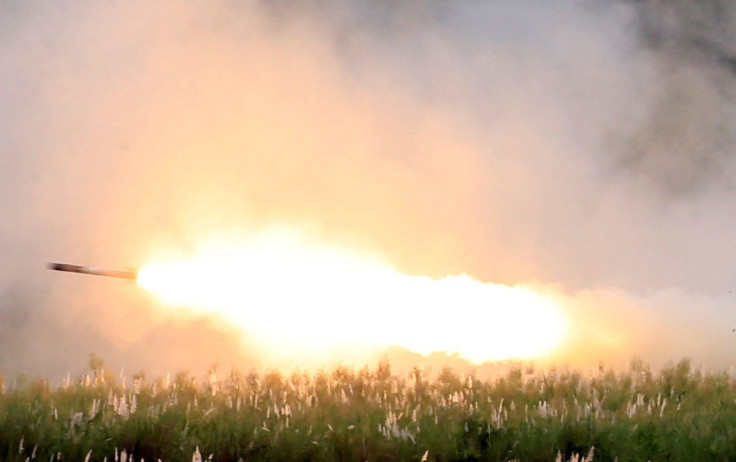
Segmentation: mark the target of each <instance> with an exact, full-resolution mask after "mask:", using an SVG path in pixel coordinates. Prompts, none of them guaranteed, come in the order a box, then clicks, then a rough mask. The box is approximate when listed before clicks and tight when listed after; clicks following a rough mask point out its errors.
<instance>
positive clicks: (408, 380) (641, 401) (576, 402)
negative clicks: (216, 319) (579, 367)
mask: <svg viewBox="0 0 736 462" xmlns="http://www.w3.org/2000/svg"><path fill="white" fill-rule="evenodd" d="M97 365H98V366H99V363H98V364H97ZM126 382H128V381H126V380H123V379H120V378H117V379H116V378H115V377H114V376H113V375H112V374H110V373H109V372H106V371H104V370H103V369H102V368H97V369H96V370H94V371H92V372H90V373H89V374H87V375H84V376H83V377H81V378H80V379H79V380H77V381H74V382H72V381H67V383H65V384H63V385H61V386H60V387H58V388H54V387H51V386H50V385H49V384H48V383H47V382H45V381H40V380H38V381H33V382H26V383H22V381H20V382H19V383H15V384H13V385H9V384H6V385H5V386H4V387H3V393H2V394H0V459H2V460H6V461H16V460H17V461H25V460H43V461H59V460H69V461H83V460H100V461H101V460H108V461H113V460H118V461H120V460H123V461H132V460H135V461H136V462H138V461H140V460H146V461H156V460H158V459H160V460H162V461H183V460H193V459H194V460H196V459H198V458H201V459H202V460H207V459H208V458H211V459H212V460H215V461H238V460H244V461H254V460H256V461H260V460H264V461H271V460H273V461H297V460H315V461H322V460H323V461H333V460H355V461H358V460H368V461H381V460H383V461H399V460H409V461H411V460H415V461H421V460H430V461H434V460H439V461H446V460H495V461H506V460H513V459H518V460H522V461H554V460H555V459H557V460H584V459H585V458H586V457H587V458H591V457H593V458H594V459H595V460H602V461H605V460H620V461H627V460H641V461H645V460H653V461H656V460H673V461H679V460H681V461H693V460H734V458H736V382H735V381H734V379H733V378H732V377H731V376H730V375H729V374H726V373H703V372H699V371H694V370H692V368H691V367H690V363H689V362H688V361H686V360H683V361H681V362H679V363H678V364H676V365H674V366H671V367H667V368H665V369H664V370H662V371H660V372H658V373H654V372H652V371H651V370H650V369H649V368H648V367H645V366H643V365H642V364H641V363H640V362H634V363H632V366H631V367H630V369H629V370H627V371H625V372H614V371H611V370H601V371H599V372H598V373H596V374H594V375H592V376H584V375H582V374H580V373H578V372H575V371H568V370H547V371H544V372H539V371H534V370H533V369H532V368H531V367H520V368H516V369H513V370H512V371H510V372H509V373H507V374H505V375H504V376H502V377H498V378H496V379H493V380H479V379H478V378H476V377H474V376H459V375H456V374H454V373H453V372H452V371H450V370H444V371H442V372H441V373H440V374H439V375H438V376H435V377H434V378H431V379H430V378H429V377H428V376H427V375H426V374H424V373H423V372H422V371H420V370H415V371H414V372H413V373H411V374H408V375H397V374H394V373H392V372H391V369H390V366H389V365H388V364H382V365H380V366H379V367H377V368H376V369H368V368H366V369H363V370H350V369H345V368H335V369H334V370H332V371H331V372H323V373H317V374H313V375H309V374H292V375H290V376H282V375H281V374H279V373H277V372H272V373H268V374H256V373H250V374H242V373H239V372H230V373H229V374H228V375H227V377H220V376H216V375H215V373H214V372H213V373H211V374H210V377H209V380H206V381H203V382H202V383H201V382H199V381H197V380H196V379H195V378H194V377H192V376H191V375H189V374H187V373H181V374H179V375H178V376H176V377H175V378H173V379H172V380H168V379H166V378H157V379H156V380H151V381H148V380H146V379H145V377H144V376H143V375H142V374H141V375H138V376H136V377H135V378H134V379H133V380H132V383H126Z"/></svg>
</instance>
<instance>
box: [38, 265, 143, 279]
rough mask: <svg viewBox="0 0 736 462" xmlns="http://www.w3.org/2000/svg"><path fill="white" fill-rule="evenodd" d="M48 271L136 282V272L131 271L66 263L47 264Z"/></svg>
mask: <svg viewBox="0 0 736 462" xmlns="http://www.w3.org/2000/svg"><path fill="white" fill-rule="evenodd" d="M48 267H49V269H51V270H54V271H66V272H69V273H81V274H91V275H93V276H104V277H108V278H117V279H125V280H127V281H131V282H136V281H137V280H138V271H133V270H127V271H126V270H110V269H102V268H93V267H91V266H81V265H70V264H68V263H49V265H48Z"/></svg>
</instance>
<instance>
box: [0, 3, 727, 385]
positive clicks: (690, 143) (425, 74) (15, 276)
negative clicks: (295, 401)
mask: <svg viewBox="0 0 736 462" xmlns="http://www.w3.org/2000/svg"><path fill="white" fill-rule="evenodd" d="M0 43H2V46H0V82H2V86H0V101H3V110H2V111H0V146H2V148H0V149H1V150H0V175H1V177H0V216H2V217H3V225H2V226H0V371H1V372H2V373H4V374H14V373H16V372H19V371H24V372H27V373H32V374H45V375H49V376H55V375H59V374H66V372H67V371H69V370H72V371H74V370H78V369H79V368H80V367H83V366H84V361H85V360H86V358H87V357H88V355H89V354H90V353H93V352H94V353H95V354H96V355H98V356H100V357H102V358H105V359H106V360H107V361H108V362H109V363H110V364H114V365H124V366H126V367H131V368H142V369H148V370H151V371H154V372H155V371H162V370H163V371H165V370H172V371H173V370H177V369H183V368H186V369H190V370H193V371H201V370H203V369H204V368H206V367H209V366H211V365H212V364H214V363H219V364H225V365H231V364H232V365H235V366H237V367H238V368H241V369H243V368H248V367H256V366H264V364H262V363H260V362H259V358H258V354H257V352H256V351H250V350H248V349H247V348H246V349H243V348H242V347H241V344H242V343H243V342H246V344H247V339H245V340H243V339H242V334H241V333H239V332H236V331H233V330H232V329H230V328H229V327H228V326H227V325H226V324H224V323H222V322H220V321H218V320H217V319H206V318H198V317H194V316H190V317H181V316H174V315H172V313H171V312H169V311H166V310H163V309H161V307H160V306H159V304H158V302H157V301H156V300H154V299H153V298H151V297H150V296H149V295H147V294H146V293H143V292H142V291H141V290H138V289H137V288H136V287H135V286H130V285H127V284H121V283H118V281H106V280H102V281H100V280H90V279H89V278H82V277H73V276H67V275H63V274H61V275H60V274H51V273H49V272H47V271H45V270H44V269H43V268H44V263H45V262H46V261H49V260H51V261H68V262H70V263H81V264H90V265H98V266H109V267H126V266H140V265H142V264H144V263H146V261H147V259H149V258H150V256H151V255H154V254H158V255H160V254H166V253H167V252H172V253H173V252H182V251H183V252H186V251H187V250H188V249H192V248H194V247H195V246H196V245H197V243H198V242H199V241H200V240H202V239H205V238H208V237H211V236H217V235H226V236H228V237H233V236H236V237H237V236H238V235H243V236H244V235H247V234H248V233H251V232H256V231H258V230H260V229H264V228H266V227H269V226H272V225H285V226H290V227H296V228H299V229H302V230H305V232H307V233H309V234H310V235H312V236H314V237H315V238H318V239H321V240H323V241H325V242H329V243H337V244H340V245H345V246H349V247H355V248H360V249H367V250H368V251H370V252H373V253H376V254H379V255H381V256H382V257H383V258H384V259H386V260H388V261H390V262H391V263H392V264H393V265H395V266H396V267H397V268H398V269H400V270H401V271H403V272H405V273H407V274H417V275H429V276H433V277H442V276H444V275H447V274H459V273H467V274H469V275H471V276H473V277H474V278H476V279H480V280H484V281H489V282H494V283H503V284H510V285H513V284H531V285H535V286H538V287H540V288H543V289H544V290H548V291H553V292H555V293H557V294H560V296H561V297H563V298H564V299H565V300H566V301H567V305H568V307H569V313H570V315H571V318H572V320H573V332H572V334H571V336H570V339H569V340H568V341H567V343H566V345H565V346H563V351H562V353H561V354H560V357H559V358H560V360H561V361H568V362H570V363H571V364H589V363H593V364H597V362H598V361H599V360H603V361H606V362H611V363H614V364H625V362H626V361H628V360H630V359H631V358H632V357H634V356H640V357H641V358H642V359H644V360H645V361H648V362H652V363H653V364H662V363H664V362H666V361H669V360H678V359H680V358H681V357H683V356H688V357H691V358H693V359H694V360H695V361H696V362H698V363H703V364H706V365H709V366H713V367H722V366H725V365H727V364H728V363H729V361H730V358H729V356H730V353H729V352H731V351H732V348H733V347H734V342H736V337H735V336H734V335H736V334H732V332H731V325H732V324H734V325H736V318H735V316H734V315H733V310H734V305H735V301H734V296H733V294H732V293H731V292H730V291H731V290H732V289H733V288H734V274H735V273H734V271H733V268H734V262H736V246H734V245H733V242H734V237H736V236H734V230H736V209H734V207H733V204H734V203H736V158H735V157H734V156H733V155H732V154H733V152H734V148H736V125H735V124H734V122H733V121H734V120H736V117H734V116H736V85H735V84H736V7H734V6H733V5H732V4H731V3H730V2H725V1H718V0H713V1H708V2H698V3H697V4H694V3H692V2H685V1H679V0H671V1H636V2H624V1H615V0H609V1H603V0H599V1H590V2H581V1H572V0H570V1H563V2H556V3H555V4H554V5H552V4H550V3H549V2H544V1H532V2H525V3H524V4H519V3H518V2H512V1H500V2H491V3H483V2H472V1H460V2H432V1H430V2H408V3H407V2H371V3H363V2H339V4H338V5H332V4H329V3H325V2H319V1H301V2H279V1H277V2H257V1H243V2H229V1H214V2H213V1H207V2H204V1H202V2H190V3H188V4H187V5H182V4H179V3H176V2H145V1H129V2H115V1H113V2H104V3H100V2H91V1H90V2H87V1H81V2H58V3H54V4H53V5H50V4H47V3H44V2H35V1H29V2H3V3H0ZM496 328H498V327H496ZM581 345H586V346H587V348H585V349H584V350H585V351H586V355H587V356H585V357H583V356H581V354H580V351H581V348H580V346H581Z"/></svg>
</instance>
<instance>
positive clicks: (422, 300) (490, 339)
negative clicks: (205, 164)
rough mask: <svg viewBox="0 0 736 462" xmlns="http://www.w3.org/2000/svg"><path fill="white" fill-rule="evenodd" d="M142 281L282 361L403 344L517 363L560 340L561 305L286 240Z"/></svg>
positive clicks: (208, 251) (524, 291)
mask: <svg viewBox="0 0 736 462" xmlns="http://www.w3.org/2000/svg"><path fill="white" fill-rule="evenodd" d="M138 280H139V283H140V284H141V285H142V286H143V287H144V288H146V289H148V290H150V291H151V292H153V293H154V294H156V295H157V296H158V297H159V298H160V299H161V300H162V301H163V302H164V303H165V304H168V305H171V306H177V307H181V306H186V307H188V308H190V309H192V310H196V311H199V312H209V313H213V314H216V315H218V316H222V317H224V319H226V320H227V321H228V322H230V323H233V324H235V325H237V326H238V327H240V328H242V329H243V330H244V331H245V332H246V333H247V334H248V336H249V338H251V339H252V340H255V341H256V342H257V343H259V344H260V345H262V346H263V347H264V348H266V349H268V350H269V351H270V352H271V353H273V354H277V355H282V356H288V355H302V356H304V355H324V354H328V353H330V352H331V351H337V350H339V351H343V352H356V351H366V350H370V349H376V348H379V347H383V346H391V345H398V346H401V347H404V348H406V349H408V350H410V351H414V352H417V353H422V354H429V353H432V352H435V351H444V352H448V353H457V354H459V355H460V356H462V357H464V358H466V359H469V360H471V361H474V362H483V361H487V360H499V359H509V358H519V359H524V358H533V357H536V356H539V355H545V354H548V353H550V352H551V350H553V349H554V348H555V347H556V346H557V345H558V344H559V343H560V341H561V340H562V338H563V336H564V334H565V331H566V322H565V319H564V317H563V316H562V311H561V309H560V306H559V302H558V301H557V300H556V299H555V298H553V297H551V296H548V295H543V294H540V293H538V292H535V291H534V290H532V289H530V288H526V287H520V286H515V287H510V286H504V285H496V284H489V283H483V282H480V281H477V280H475V279H472V278H471V277H469V276H466V275H460V276H449V277H446V278H443V279H432V278H429V277H423V276H410V275H405V274H401V273H399V272H398V271H396V270H395V269H394V268H392V267H391V266H390V265H388V264H386V263H384V262H382V261H380V260H378V259H375V258H369V257H364V256H359V255H356V254H352V253H348V252H344V251H340V250H338V249H335V248H330V247H326V246H323V245H318V244H315V243H310V242H307V241H306V240H305V239H304V238H302V237H300V236H299V235H295V234H290V233H286V232H271V233H266V234H262V235H259V236H255V237H252V238H250V239H248V240H246V241H241V242H238V243H232V242H224V241H219V242H212V243H210V244H209V245H207V246H204V247H203V248H201V249H200V251H198V252H197V253H196V255H193V256H190V257H188V258H182V259H176V260H173V261H159V262H156V263H152V264H150V265H147V266H145V267H144V268H142V269H141V270H140V272H139V275H138Z"/></svg>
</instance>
